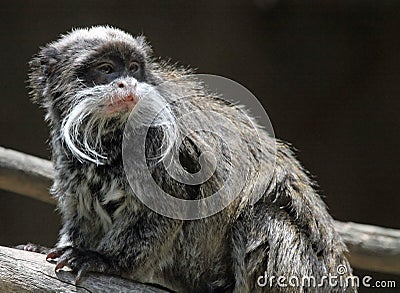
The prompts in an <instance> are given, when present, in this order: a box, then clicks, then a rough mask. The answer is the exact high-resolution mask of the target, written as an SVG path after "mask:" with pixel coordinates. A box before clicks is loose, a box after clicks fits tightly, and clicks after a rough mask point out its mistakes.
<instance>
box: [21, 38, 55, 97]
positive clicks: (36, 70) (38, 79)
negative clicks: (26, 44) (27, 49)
mask: <svg viewBox="0 0 400 293" xmlns="http://www.w3.org/2000/svg"><path fill="white" fill-rule="evenodd" d="M59 56H60V53H59V52H58V50H57V49H56V48H54V47H53V46H51V45H48V46H46V47H44V48H42V49H41V50H40V51H39V53H38V54H36V55H35V56H33V58H32V60H31V61H30V62H29V80H28V81H29V88H30V89H31V91H30V94H31V97H32V100H33V101H34V102H36V103H39V104H41V103H42V102H43V100H44V98H45V95H46V87H47V84H48V82H49V80H50V78H51V77H52V76H53V75H54V73H55V71H56V67H57V64H58V62H59V61H60V60H59Z"/></svg>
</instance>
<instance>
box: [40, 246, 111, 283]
mask: <svg viewBox="0 0 400 293" xmlns="http://www.w3.org/2000/svg"><path fill="white" fill-rule="evenodd" d="M57 258H58V260H57V264H56V266H55V268H54V270H55V272H57V271H58V270H60V269H62V268H63V267H65V266H67V267H69V268H71V269H72V271H73V272H76V277H75V284H78V283H79V282H80V281H81V279H82V277H84V276H85V275H86V274H87V273H88V272H97V273H114V270H112V269H111V268H112V267H111V265H110V262H109V261H108V260H107V259H106V258H105V257H104V256H102V255H101V254H99V253H97V252H94V251H88V250H83V249H79V248H75V247H71V246H68V247H63V248H55V249H53V250H51V251H50V252H49V253H48V254H47V257H46V259H47V260H49V259H57Z"/></svg>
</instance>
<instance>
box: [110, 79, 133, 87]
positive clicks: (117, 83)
mask: <svg viewBox="0 0 400 293" xmlns="http://www.w3.org/2000/svg"><path fill="white" fill-rule="evenodd" d="M114 86H115V87H117V88H120V89H126V88H129V87H136V80H129V82H128V81H126V80H116V81H114Z"/></svg>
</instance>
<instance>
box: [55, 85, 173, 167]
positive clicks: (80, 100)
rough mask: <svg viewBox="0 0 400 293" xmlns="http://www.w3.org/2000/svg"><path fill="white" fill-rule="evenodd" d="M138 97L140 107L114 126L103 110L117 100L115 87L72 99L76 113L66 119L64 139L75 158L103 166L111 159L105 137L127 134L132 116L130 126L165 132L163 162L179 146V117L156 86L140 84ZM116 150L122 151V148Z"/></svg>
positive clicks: (98, 88)
mask: <svg viewBox="0 0 400 293" xmlns="http://www.w3.org/2000/svg"><path fill="white" fill-rule="evenodd" d="M137 93H138V95H137V98H138V103H137V104H136V106H135V107H134V108H133V110H132V113H129V112H125V113H121V115H120V116H119V117H118V119H115V124H113V125H111V123H108V122H109V121H110V116H107V115H105V114H104V113H103V112H102V110H104V107H105V106H106V105H107V103H109V101H112V97H113V96H115V92H114V90H113V87H112V85H99V86H94V87H92V88H85V89H83V90H80V91H78V92H77V93H76V94H75V95H74V96H73V97H72V101H73V102H72V107H71V109H72V110H71V111H70V112H69V114H68V115H67V116H66V117H65V118H64V119H63V121H62V125H61V138H62V140H63V142H64V143H65V145H66V146H67V147H68V148H69V150H70V151H71V153H72V155H73V156H75V157H76V158H77V159H78V160H79V161H81V162H83V161H89V162H92V163H95V164H96V165H103V164H104V163H105V161H106V160H107V159H108V157H107V154H106V153H105V152H104V151H103V145H102V137H103V136H104V134H106V133H108V132H110V131H113V130H114V129H115V128H119V127H120V128H122V130H123V127H124V124H125V122H126V120H127V119H128V116H129V114H131V116H130V119H129V121H130V123H131V122H133V123H134V124H135V125H138V126H145V127H150V126H151V127H161V128H162V131H163V134H164V135H163V141H162V147H161V149H162V150H163V151H162V152H161V155H160V157H159V158H157V159H159V160H162V159H163V158H164V157H165V156H166V154H167V153H168V152H169V151H170V150H171V149H172V147H173V146H174V144H175V140H176V137H177V123H176V119H175V116H174V114H173V112H172V110H171V108H170V106H169V103H168V101H167V100H168V99H166V98H165V97H163V96H161V94H160V93H159V92H158V91H157V90H156V89H155V88H154V87H153V86H151V85H148V84H145V83H139V84H138V85H137ZM163 94H164V93H163ZM164 95H165V94H164ZM155 113H156V114H157V115H155ZM154 117H155V118H154ZM114 118H115V117H114ZM121 143H122V142H121ZM116 147H121V149H122V145H121V146H116Z"/></svg>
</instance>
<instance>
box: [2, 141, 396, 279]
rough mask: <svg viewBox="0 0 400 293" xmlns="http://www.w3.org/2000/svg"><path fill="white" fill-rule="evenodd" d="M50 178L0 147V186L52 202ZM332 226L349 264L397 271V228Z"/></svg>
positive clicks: (33, 162) (43, 167) (41, 165)
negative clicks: (346, 249) (338, 234)
mask: <svg viewBox="0 0 400 293" xmlns="http://www.w3.org/2000/svg"><path fill="white" fill-rule="evenodd" d="M52 179H53V168H52V165H51V162H49V161H47V160H43V159H39V158H37V157H34V156H30V155H26V154H23V153H20V152H16V151H13V150H8V149H5V148H2V147H0V188H2V189H6V190H9V191H13V192H16V193H19V194H22V195H27V196H30V197H33V198H36V199H38V200H42V201H45V202H48V203H55V202H54V200H53V199H52V198H51V197H50V196H49V194H48V189H49V186H50V185H51V182H52ZM335 226H336V229H337V231H338V232H339V233H340V235H341V236H342V237H343V239H344V241H345V243H346V245H347V247H348V249H349V255H348V257H349V260H350V262H351V264H352V266H353V267H355V268H360V269H364V270H370V271H379V272H386V273H396V274H400V230H395V229H388V228H382V227H377V226H370V225H363V224H357V223H342V222H339V221H336V222H335ZM0 266H1V262H0Z"/></svg>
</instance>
